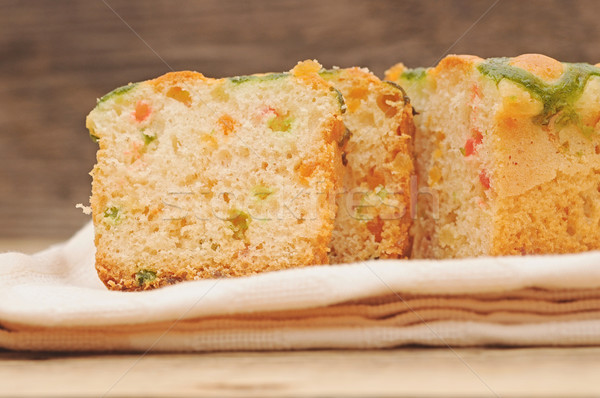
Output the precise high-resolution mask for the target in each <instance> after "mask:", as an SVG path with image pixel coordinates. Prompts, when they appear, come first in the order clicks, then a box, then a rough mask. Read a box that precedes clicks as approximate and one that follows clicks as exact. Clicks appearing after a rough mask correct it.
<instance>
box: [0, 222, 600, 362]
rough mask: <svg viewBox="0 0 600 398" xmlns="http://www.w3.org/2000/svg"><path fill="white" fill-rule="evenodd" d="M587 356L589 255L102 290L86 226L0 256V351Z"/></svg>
mask: <svg viewBox="0 0 600 398" xmlns="http://www.w3.org/2000/svg"><path fill="white" fill-rule="evenodd" d="M407 344H420V345H427V346H453V347H455V346H475V345H509V346H524V345H527V346H538V345H597V344H600V252H590V253H582V254H575V255H561V256H527V257H499V258H477V259H466V260H445V261H429V260H410V261H408V260H386V261H383V260H379V261H368V262H363V263H355V264H347V265H336V266H316V267H307V268H299V269H293V270H287V271H278V272H272V273H266V274H261V275H256V276H251V277H245V278H234V279H212V280H202V281H196V282H185V283H180V284H177V285H173V286H169V287H166V288H162V289H158V290H153V291H146V292H113V291H109V290H107V289H106V288H105V287H104V286H103V285H102V283H101V282H100V281H99V279H98V278H97V276H96V272H95V269H94V245H93V227H92V225H91V224H89V225H87V226H86V227H84V228H83V229H82V230H81V231H79V232H78V233H77V234H76V235H75V236H74V237H73V238H72V239H71V240H69V241H68V242H65V243H63V244H61V245H58V246H55V247H51V248H49V249H47V250H45V251H43V252H40V253H37V254H34V255H25V254H20V253H5V254H0V348H6V349H14V350H57V351H58V350H60V351H148V350H152V351H214V350H279V349H308V348H377V347H394V346H401V345H407Z"/></svg>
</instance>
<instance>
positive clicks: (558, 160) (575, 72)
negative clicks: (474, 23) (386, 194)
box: [387, 54, 600, 258]
mask: <svg viewBox="0 0 600 398" xmlns="http://www.w3.org/2000/svg"><path fill="white" fill-rule="evenodd" d="M387 78H388V79H390V80H393V81H396V82H398V83H399V84H401V85H402V86H403V87H404V88H405V89H406V90H407V92H408V94H409V96H410V98H411V100H412V103H413V105H414V107H415V109H416V110H417V111H418V112H419V113H420V114H419V115H418V116H417V117H416V118H415V124H416V126H417V132H416V136H415V151H416V153H417V154H418V156H417V163H416V168H417V174H418V179H419V191H418V194H417V197H418V199H417V203H418V204H417V207H418V208H417V219H416V222H415V226H414V230H413V232H414V246H413V257H416V258H448V257H470V256H482V255H521V254H538V253H568V252H579V251H586V250H592V249H599V248H600V134H599V133H600V68H598V67H597V66H592V65H588V64H581V63H578V64H571V63H562V62H559V61H557V60H555V59H552V58H549V57H547V56H543V55H539V54H526V55H521V56H518V57H516V58H491V59H481V58H479V57H475V56H466V55H463V56H456V55H451V56H448V57H446V58H445V59H443V60H442V61H441V62H440V63H439V64H438V65H437V66H436V67H434V68H430V69H422V68H418V69H407V68H405V67H404V66H403V65H401V64H399V65H396V66H394V67H392V68H391V69H390V70H389V71H388V72H387Z"/></svg>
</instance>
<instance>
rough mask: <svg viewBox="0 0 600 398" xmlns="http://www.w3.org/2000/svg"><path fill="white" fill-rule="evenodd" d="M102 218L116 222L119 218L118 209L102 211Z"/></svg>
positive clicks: (110, 208)
mask: <svg viewBox="0 0 600 398" xmlns="http://www.w3.org/2000/svg"><path fill="white" fill-rule="evenodd" d="M104 217H106V218H111V219H113V220H117V219H119V218H121V212H120V210H119V208H118V207H114V206H112V207H109V208H108V209H106V210H105V211H104Z"/></svg>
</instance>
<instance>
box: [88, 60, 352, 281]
mask: <svg viewBox="0 0 600 398" xmlns="http://www.w3.org/2000/svg"><path fill="white" fill-rule="evenodd" d="M315 67H316V70H315ZM320 68H321V67H320V65H318V63H316V62H315V61H306V62H303V63H299V64H298V66H296V67H295V68H294V69H293V70H292V71H291V72H289V73H278V74H265V75H253V76H240V77H234V78H226V79H211V78H207V77H204V76H203V75H201V74H200V73H196V72H173V73H168V74H166V75H164V76H161V77H159V78H157V79H154V80H149V81H145V82H141V83H135V84H130V85H127V86H124V87H122V88H119V89H116V90H114V91H113V92H111V93H109V94H107V95H106V96H104V97H103V98H101V99H100V100H99V102H98V105H97V106H96V108H95V109H94V110H93V111H92V112H91V113H90V114H89V116H88V118H87V127H88V129H89V131H90V135H91V136H92V138H93V139H95V140H97V141H98V144H99V150H98V153H97V164H96V166H95V167H94V168H93V170H92V172H91V175H92V176H93V184H92V197H91V201H90V203H91V207H92V210H93V222H94V227H95V234H96V236H95V243H96V248H97V251H96V268H97V271H98V274H99V276H100V278H101V280H102V281H103V282H104V283H105V284H106V285H107V286H108V287H109V288H110V289H114V290H144V289H149V288H155V287H159V286H164V285H169V284H172V283H175V282H178V281H183V280H195V279H200V278H220V277H233V276H243V275H252V274H256V273H259V272H264V271H273V270H280V269H286V268H290V267H301V266H306V265H314V264H327V263H328V251H329V243H330V240H331V234H332V230H333V223H334V217H335V214H336V204H335V192H336V190H337V189H338V185H339V184H340V182H339V178H340V176H341V174H342V172H343V171H342V170H343V169H342V168H343V165H342V157H341V147H340V142H341V141H342V138H343V135H344V131H345V128H344V126H343V121H342V117H341V115H342V106H343V101H342V102H340V98H339V95H338V94H337V92H336V91H335V89H333V87H332V85H331V84H330V83H328V82H326V81H325V80H324V79H322V78H321V77H320V76H319V74H318V73H317V71H318V70H319V69H320Z"/></svg>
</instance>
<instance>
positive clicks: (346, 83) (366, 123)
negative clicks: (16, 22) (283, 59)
mask: <svg viewBox="0 0 600 398" xmlns="http://www.w3.org/2000/svg"><path fill="white" fill-rule="evenodd" d="M321 76H322V77H323V78H325V79H326V80H327V81H329V82H331V83H333V85H334V86H335V87H336V88H337V89H339V90H340V91H341V93H342V94H343V96H344V99H345V101H346V106H347V111H346V113H345V114H344V123H345V125H346V127H347V129H348V130H347V133H346V134H347V136H346V139H347V144H346V147H345V150H344V163H345V174H344V179H343V184H342V188H341V190H340V192H339V194H338V197H337V203H338V211H337V215H336V219H335V228H334V231H333V236H332V242H331V252H330V254H329V259H330V261H331V262H332V263H348V262H354V261H364V260H369V259H377V258H382V259H385V258H405V257H406V256H408V255H409V253H410V246H411V242H410V238H409V233H408V232H409V229H410V225H411V214H410V183H411V176H412V175H413V172H414V167H413V158H412V135H413V133H414V124H413V120H412V116H413V115H412V107H411V105H410V101H409V99H408V97H407V96H406V95H405V93H404V91H403V90H402V89H401V88H400V87H399V86H398V85H397V84H395V83H392V82H382V81H381V80H379V79H378V78H377V77H376V76H375V75H373V74H372V73H371V72H369V71H368V70H367V69H361V68H356V67H355V68H348V69H332V70H327V71H323V72H322V73H321Z"/></svg>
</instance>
